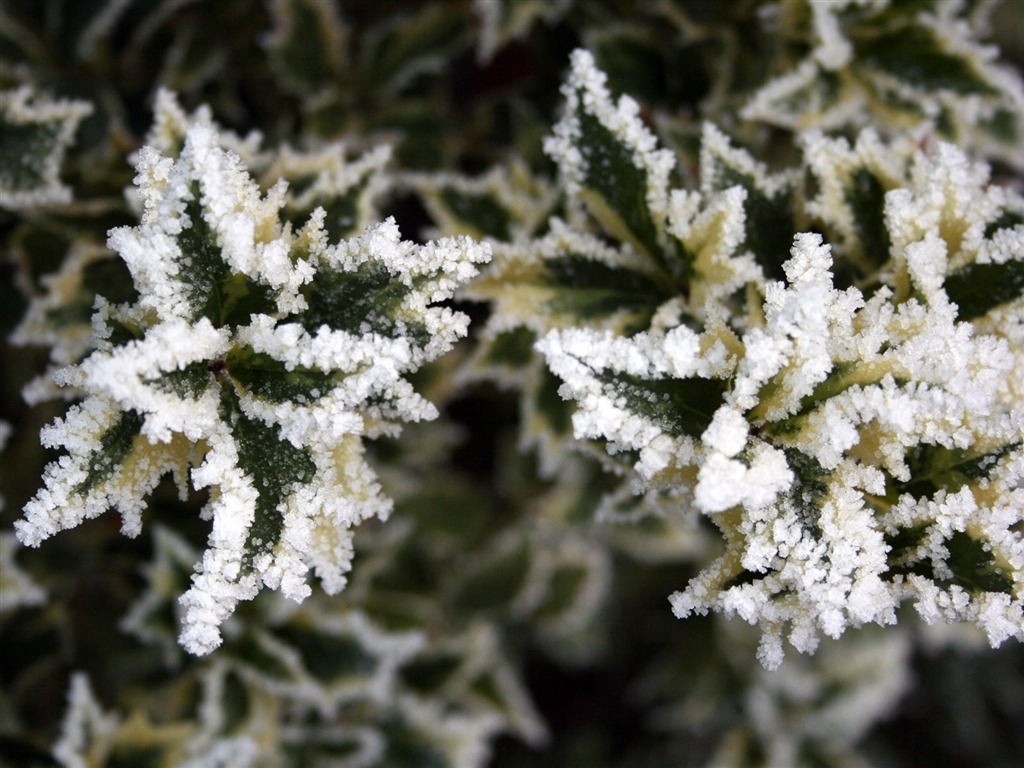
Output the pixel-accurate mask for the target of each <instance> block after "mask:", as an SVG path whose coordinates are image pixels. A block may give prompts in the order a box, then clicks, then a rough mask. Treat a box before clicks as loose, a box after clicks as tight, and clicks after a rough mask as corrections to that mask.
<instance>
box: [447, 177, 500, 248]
mask: <svg viewBox="0 0 1024 768" xmlns="http://www.w3.org/2000/svg"><path fill="white" fill-rule="evenodd" d="M441 201H442V202H443V203H444V204H445V206H447V208H448V209H449V210H450V211H451V213H452V214H453V215H454V216H455V218H457V219H461V220H462V221H464V222H466V223H467V224H469V225H470V226H471V227H472V228H473V229H474V230H476V231H478V232H479V233H480V235H481V236H484V237H493V238H495V239H496V240H502V241H506V242H507V241H509V240H511V239H512V229H511V225H512V216H511V215H510V214H509V212H508V211H506V210H505V209H504V208H503V207H502V206H501V204H500V203H499V202H498V201H497V200H495V199H494V198H493V197H492V196H491V195H486V194H470V193H467V192H462V191H459V190H457V189H454V188H453V187H443V188H442V189H441Z"/></svg>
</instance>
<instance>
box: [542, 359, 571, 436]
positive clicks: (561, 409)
mask: <svg viewBox="0 0 1024 768" xmlns="http://www.w3.org/2000/svg"><path fill="white" fill-rule="evenodd" d="M561 386H562V381H561V379H559V378H558V377H557V376H555V375H554V374H553V373H551V372H550V371H549V370H548V369H547V368H546V367H545V368H544V369H543V370H542V371H541V374H540V382H539V383H538V385H537V396H536V408H537V410H536V413H537V416H539V417H540V418H541V419H543V420H544V423H545V424H546V425H547V427H548V428H549V429H550V430H551V431H552V432H553V433H554V434H555V435H558V436H560V437H572V414H573V411H574V410H575V404H574V403H573V401H572V400H565V399H564V398H563V397H562V396H561V395H559V394H558V390H559V388H560V387H561Z"/></svg>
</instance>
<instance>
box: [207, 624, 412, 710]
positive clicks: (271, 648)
mask: <svg viewBox="0 0 1024 768" xmlns="http://www.w3.org/2000/svg"><path fill="white" fill-rule="evenodd" d="M423 642H424V638H423V637H422V636H421V635H420V634H419V633H417V632H387V631H384V630H382V629H380V628H379V627H377V626H375V625H374V624H373V622H372V621H370V620H369V619H368V618H367V617H366V616H365V614H363V613H362V612H360V611H349V612H347V613H340V612H338V613H332V612H329V611H326V610H324V608H323V606H319V607H317V608H314V609H313V610H306V609H300V610H299V611H297V612H295V613H293V614H291V615H290V616H289V617H288V620H287V621H285V622H282V623H280V624H278V625H277V626H274V627H272V628H267V629H255V628H254V629H252V630H250V632H249V633H247V634H246V635H244V636H242V637H240V638H237V639H232V640H230V641H229V642H227V643H226V645H225V647H224V653H223V654H222V655H223V656H226V657H228V658H229V659H231V664H232V667H233V668H234V669H236V670H237V671H238V673H239V674H240V675H242V677H243V678H245V679H246V680H247V681H249V682H251V683H253V684H255V685H257V686H259V687H261V688H263V689H265V690H266V691H268V692H271V693H273V694H274V695H276V696H284V697H287V698H288V699H290V700H294V701H297V702H302V703H303V704H304V705H307V706H310V707H314V708H315V709H316V710H317V711H319V712H321V713H323V716H324V717H327V716H330V715H331V714H332V713H335V712H337V711H339V709H341V708H342V707H344V706H345V705H346V704H349V703H351V702H356V701H374V702H377V703H384V702H387V701H388V700H389V699H390V698H391V697H392V696H393V695H394V688H395V676H396V674H397V670H398V668H399V667H401V666H402V665H403V664H405V663H407V662H408V661H409V659H410V658H412V657H413V656H414V654H416V653H417V652H418V651H419V650H420V649H421V648H422V646H423Z"/></svg>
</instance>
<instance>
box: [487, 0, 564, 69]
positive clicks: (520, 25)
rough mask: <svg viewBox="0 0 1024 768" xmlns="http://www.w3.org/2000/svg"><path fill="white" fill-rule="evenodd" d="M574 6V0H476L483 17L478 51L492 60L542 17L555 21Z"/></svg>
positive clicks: (546, 21)
mask: <svg viewBox="0 0 1024 768" xmlns="http://www.w3.org/2000/svg"><path fill="white" fill-rule="evenodd" d="M571 6H572V0H554V2H551V1H550V0H547V1H546V2H545V0H473V11H474V12H475V13H476V15H477V17H478V18H479V20H480V27H481V28H480V32H479V35H480V37H479V42H478V43H477V49H476V55H477V58H478V59H479V60H481V61H489V60H490V59H491V58H492V57H493V56H494V54H495V53H497V52H498V51H499V50H501V48H502V47H503V46H505V45H506V44H508V43H510V42H511V41H513V40H516V39H518V38H520V37H522V36H523V35H525V34H527V33H528V32H529V30H530V28H531V27H532V26H533V25H534V24H535V23H537V22H538V21H542V22H544V23H545V24H553V23H555V22H556V21H558V19H560V18H561V17H562V16H564V15H565V14H566V13H567V12H568V10H569V8H570V7H571Z"/></svg>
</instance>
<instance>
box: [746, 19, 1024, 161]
mask: <svg viewBox="0 0 1024 768" xmlns="http://www.w3.org/2000/svg"><path fill="white" fill-rule="evenodd" d="M794 7H798V6H794ZM791 12H792V11H791ZM798 12H799V13H804V14H809V16H810V19H809V21H810V24H809V25H808V26H809V29H810V30H811V41H810V42H811V45H810V50H809V52H808V54H807V55H806V57H805V58H804V59H803V60H801V61H800V62H798V63H796V64H794V65H793V66H792V67H791V68H790V69H788V70H787V71H784V72H783V73H782V74H779V75H778V76H776V77H775V78H774V79H772V80H771V81H769V82H768V83H767V84H766V85H764V86H763V87H762V88H761V89H760V90H758V91H757V92H756V93H755V94H754V95H753V96H752V97H751V98H750V100H749V101H748V103H747V105H746V107H745V108H744V110H743V112H742V113H741V114H742V116H743V117H745V118H746V119H749V120H759V121H765V122H768V123H771V124H774V125H778V126H782V127H785V128H789V129H790V130H794V131H799V130H803V129H807V128H817V129H820V130H833V129H839V128H850V127H854V128H860V127H864V126H865V125H868V124H871V125H874V126H876V127H878V128H879V129H880V130H883V131H885V132H886V133H889V132H890V131H891V132H896V131H899V130H903V129H904V128H906V127H907V126H908V125H910V126H913V125H927V126H928V130H929V131H930V132H932V133H933V134H934V135H937V136H938V137H939V138H941V139H942V140H945V141H952V142H955V143H957V144H958V145H960V146H961V147H963V148H965V149H971V150H974V151H979V152H981V153H982V154H984V155H986V156H988V157H991V158H993V159H998V160H1000V161H1003V162H1006V163H1010V164H1011V165H1014V166H1018V167H1019V166H1020V165H1021V157H1020V152H1019V147H1020V145H1021V143H1022V142H1024V119H1022V115H1024V85H1022V83H1021V79H1020V76H1019V74H1017V73H1015V72H1014V71H1013V70H1012V69H1011V68H1009V67H1007V66H1005V65H1002V64H1000V63H998V62H997V60H996V59H997V54H998V51H997V50H996V49H995V48H994V47H993V46H989V45H985V44H983V43H982V41H981V38H982V35H983V34H985V32H986V30H985V24H984V22H983V21H982V20H981V19H982V18H983V14H979V13H977V12H972V9H969V8H968V6H967V4H964V3H944V2H939V1H938V0H930V1H929V2H924V3H913V4H909V3H899V2H893V1H892V0H886V1H885V2H879V3H874V4H872V6H871V7H870V8H866V7H865V6H864V4H863V3H858V2H853V1H852V0H844V1H843V2H834V3H808V4H807V8H806V9H804V8H799V11H798Z"/></svg>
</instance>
